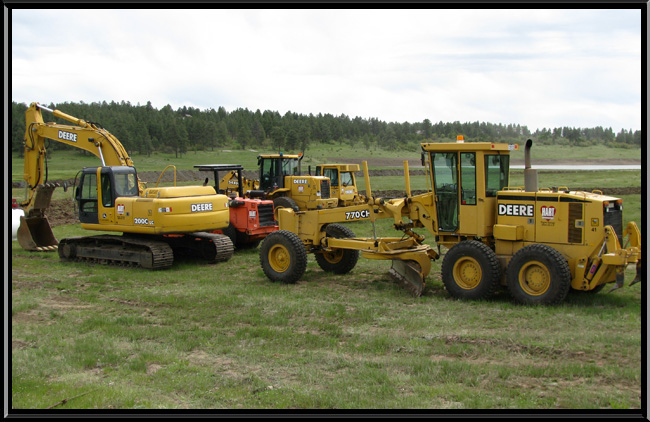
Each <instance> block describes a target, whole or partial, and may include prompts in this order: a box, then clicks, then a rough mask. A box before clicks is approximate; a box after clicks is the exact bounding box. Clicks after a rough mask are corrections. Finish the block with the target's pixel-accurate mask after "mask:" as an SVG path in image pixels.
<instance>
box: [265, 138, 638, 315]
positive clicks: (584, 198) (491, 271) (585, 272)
mask: <svg viewBox="0 0 650 422" xmlns="http://www.w3.org/2000/svg"><path fill="white" fill-rule="evenodd" d="M421 147H422V164H423V166H425V167H426V168H427V170H428V176H427V180H428V183H429V184H430V188H429V190H428V192H426V193H423V194H420V195H415V196H414V195H411V192H410V177H409V172H408V163H407V162H406V161H405V162H404V170H405V171H404V173H405V183H406V196H405V197H403V198H393V199H384V198H375V197H373V196H372V190H371V189H370V181H369V177H368V170H367V163H366V162H364V163H363V168H364V176H365V179H366V194H367V202H366V204H364V205H357V206H349V207H339V208H336V209H331V210H329V209H328V210H305V211H298V212H296V211H295V210H292V209H286V208H285V209H279V210H278V211H277V214H278V220H279V228H280V230H279V231H277V232H274V233H272V234H271V235H269V236H268V237H267V238H266V239H265V240H264V242H263V243H262V245H261V247H260V261H261V265H262V269H263V270H264V272H265V274H266V275H267V277H268V278H269V279H270V280H272V281H284V282H290V283H293V282H296V281H298V280H299V279H300V277H301V276H302V274H303V273H304V270H305V268H306V263H307V253H308V252H310V253H314V254H315V256H316V260H317V262H318V264H319V265H320V267H321V268H322V269H323V270H325V271H331V272H335V273H339V274H345V273H347V272H349V271H351V270H352V269H353V268H354V266H355V265H356V262H357V259H358V256H359V253H361V254H362V256H364V257H366V258H370V259H384V260H385V259H391V260H392V261H393V265H392V267H391V270H390V272H389V273H390V275H391V276H392V277H393V278H394V279H396V280H397V281H398V282H400V283H402V284H403V285H404V286H405V287H407V289H408V290H409V291H410V292H411V293H412V294H413V295H414V296H418V295H420V294H421V293H422V291H423V290H424V287H425V279H426V276H427V275H428V273H429V271H430V268H431V262H430V261H431V260H432V259H437V258H439V257H440V256H443V254H442V252H441V246H442V247H445V249H446V253H444V258H443V261H442V280H443V284H444V286H445V288H446V290H447V291H448V292H449V294H450V295H451V296H452V297H454V298H459V299H485V298H489V297H490V296H492V295H493V294H495V293H496V292H497V290H498V289H499V288H501V287H507V289H508V291H509V292H510V295H511V296H512V298H513V299H514V300H515V301H516V302H518V303H522V304H557V303H560V302H562V301H563V300H564V299H565V297H566V295H567V293H568V292H569V290H570V289H574V290H577V291H591V292H595V291H598V290H600V289H602V287H603V286H605V285H606V284H608V283H614V286H613V288H612V290H614V289H616V288H619V287H622V286H623V283H624V271H625V269H626V267H627V265H628V264H636V269H637V273H636V277H635V278H634V280H633V281H632V283H631V284H630V285H632V284H635V283H637V282H639V281H641V268H642V267H641V253H642V245H641V243H642V242H641V234H640V232H639V229H638V227H637V225H636V223H634V222H630V223H628V224H627V225H626V226H625V227H623V219H622V209H623V208H622V200H620V199H619V198H615V197H612V196H608V195H603V194H602V192H600V191H594V192H581V191H571V190H570V189H568V188H566V187H557V188H542V189H539V188H538V187H537V173H536V171H535V170H534V169H532V168H531V167H530V149H531V147H532V141H531V140H528V141H527V143H526V151H525V159H526V168H525V170H524V177H525V183H524V184H525V186H523V187H509V186H508V185H509V162H510V160H509V159H510V152H511V151H512V150H516V149H518V146H517V145H508V144H499V143H464V142H462V141H460V140H459V142H456V143H424V144H421ZM379 218H391V219H393V225H394V228H395V229H397V230H400V231H403V232H404V234H405V236H403V237H401V238H378V237H376V236H374V237H373V238H356V237H355V236H354V234H353V233H352V232H351V231H350V230H349V229H348V228H347V227H346V226H344V225H342V224H340V223H341V222H345V221H353V220H369V221H371V222H372V223H373V224H374V221H376V220H377V219H379ZM419 228H424V229H426V230H427V231H428V232H429V233H431V234H432V235H434V236H435V241H436V243H437V246H438V247H437V252H436V251H435V250H434V249H433V248H432V247H431V246H429V245H428V244H425V243H423V242H424V236H422V235H420V234H418V233H416V232H415V229H419Z"/></svg>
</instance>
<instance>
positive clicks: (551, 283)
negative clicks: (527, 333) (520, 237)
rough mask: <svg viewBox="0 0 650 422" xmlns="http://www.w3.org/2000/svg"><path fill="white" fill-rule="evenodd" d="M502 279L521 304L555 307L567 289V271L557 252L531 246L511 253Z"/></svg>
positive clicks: (565, 262)
mask: <svg viewBox="0 0 650 422" xmlns="http://www.w3.org/2000/svg"><path fill="white" fill-rule="evenodd" d="M506 280H507V282H508V290H509V291H510V295H511V296H512V298H513V299H514V300H515V302H517V303H521V304H525V305H557V304H559V303H560V302H562V301H563V300H564V299H565V298H566V295H567V293H568V292H569V289H570V288H571V269H570V268H569V263H568V262H567V260H566V259H565V258H564V256H562V254H561V253H559V252H558V251H557V250H555V249H553V248H552V247H550V246H547V245H540V244H533V245H528V246H525V247H523V248H521V249H520V250H519V251H517V253H515V254H514V256H513V257H512V260H510V264H508V270H507V271H506Z"/></svg>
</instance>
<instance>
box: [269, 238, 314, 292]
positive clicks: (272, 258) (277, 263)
mask: <svg viewBox="0 0 650 422" xmlns="http://www.w3.org/2000/svg"><path fill="white" fill-rule="evenodd" d="M260 263H261V264H262V270H263V271H264V274H266V276H267V277H268V278H269V280H271V281H279V282H282V283H287V284H292V283H296V282H297V281H298V280H300V277H302V275H303V274H304V273H305V270H306V269H307V250H306V249H305V245H304V244H303V243H302V240H300V237H298V235H297V234H295V233H292V232H290V231H288V230H277V231H274V232H272V233H271V234H269V235H268V236H266V238H265V239H264V241H263V242H262V246H260Z"/></svg>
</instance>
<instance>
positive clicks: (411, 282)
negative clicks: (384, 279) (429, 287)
mask: <svg viewBox="0 0 650 422" xmlns="http://www.w3.org/2000/svg"><path fill="white" fill-rule="evenodd" d="M392 261H393V265H392V266H391V268H390V270H389V272H388V274H389V275H390V276H391V277H392V279H393V280H394V281H395V282H397V283H398V284H399V285H400V286H402V287H403V288H404V289H405V290H407V291H408V292H409V293H411V295H412V296H413V297H419V296H421V295H422V291H423V290H424V278H425V277H426V274H423V273H422V269H421V267H420V265H419V264H418V263H417V262H415V261H411V260H408V261H404V260H401V259H393V260H392Z"/></svg>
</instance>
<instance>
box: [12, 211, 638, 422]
mask: <svg viewBox="0 0 650 422" xmlns="http://www.w3.org/2000/svg"><path fill="white" fill-rule="evenodd" d="M386 223H387V222H386V221H385V220H384V221H383V222H381V223H380V224H379V225H380V227H379V234H380V235H382V234H384V235H386V234H392V231H391V229H390V228H389V227H388V225H387V224H386ZM352 229H353V230H354V231H355V232H356V234H357V235H368V234H369V232H370V229H369V227H367V224H362V223H357V224H356V225H352ZM54 232H55V235H56V236H57V237H59V238H61V237H66V236H71V235H78V234H82V233H83V232H82V231H81V230H79V228H77V227H75V226H74V225H71V226H60V227H55V228H54ZM11 254H12V255H11V256H12V267H11V280H12V303H11V311H12V315H11V316H12V336H11V337H12V355H11V376H12V378H11V380H12V382H11V388H12V396H11V401H12V407H13V408H14V409H46V408H49V407H52V406H55V407H56V408H57V409H231V410H233V409H234V410H236V409H451V410H458V409H501V410H508V409H536V410H546V409H586V410H598V409H617V410H620V409H627V410H634V409H640V408H641V403H642V397H641V383H642V374H641V360H642V359H643V357H642V356H641V344H642V343H641V342H642V336H641V326H642V324H641V303H642V297H641V292H642V291H641V287H640V285H636V286H633V287H632V288H625V289H620V290H618V291H617V292H615V293H611V294H607V293H604V292H601V293H599V294H596V295H593V294H584V293H583V294H578V293H572V294H571V295H569V297H568V299H567V300H566V301H565V302H564V303H563V304H562V305H560V306H554V307H522V306H516V305H514V304H512V303H511V301H510V299H509V298H508V295H507V294H505V293H503V294H500V295H498V296H497V297H496V298H495V299H493V300H490V301H481V302H464V301H456V300H452V299H450V298H449V296H448V295H447V293H446V291H445V289H444V287H443V285H442V283H441V281H440V275H439V269H440V261H436V262H434V268H433V270H432V272H431V274H430V275H429V277H428V280H427V283H428V287H427V289H426V291H425V294H424V295H423V296H422V297H420V298H417V299H414V298H412V297H410V296H409V295H408V294H407V293H406V292H404V291H402V290H401V289H400V288H399V287H398V286H396V285H394V284H393V283H392V282H391V281H390V280H389V278H388V276H387V271H388V269H389V266H390V264H389V263H388V262H379V263H377V262H373V261H370V260H364V259H361V260H360V261H359V264H358V265H357V267H356V268H355V269H354V270H353V271H352V273H350V274H348V275H346V276H337V275H331V274H327V273H324V272H323V271H321V270H320V268H319V267H318V266H317V264H316V263H315V261H314V259H313V257H310V262H309V264H308V268H307V271H306V273H305V275H304V276H303V278H302V280H301V281H300V282H299V283H297V284H295V285H284V284H276V283H272V282H270V281H269V280H268V279H267V278H266V277H265V276H264V274H263V272H262V271H261V268H260V265H259V256H258V251H257V250H244V251H237V252H236V254H235V256H234V257H233V258H232V259H231V260H230V261H228V262H226V263H221V264H217V265H208V264H202V263H199V262H193V261H179V262H176V263H175V264H174V266H173V267H172V268H171V269H169V270H165V271H158V272H149V271H145V270H139V269H130V268H119V267H110V266H102V265H96V266H88V265H79V264H74V263H62V262H59V260H58V257H57V256H56V254H52V253H29V252H26V251H23V250H22V249H21V248H20V247H19V246H18V245H17V242H13V244H12V249H11ZM626 277H627V279H628V280H630V279H631V278H632V277H633V271H628V273H627V274H626ZM63 401H65V403H61V402H63Z"/></svg>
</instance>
